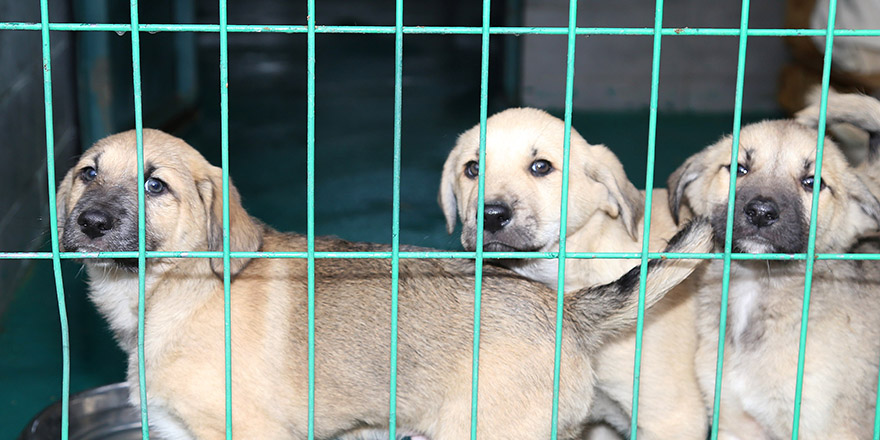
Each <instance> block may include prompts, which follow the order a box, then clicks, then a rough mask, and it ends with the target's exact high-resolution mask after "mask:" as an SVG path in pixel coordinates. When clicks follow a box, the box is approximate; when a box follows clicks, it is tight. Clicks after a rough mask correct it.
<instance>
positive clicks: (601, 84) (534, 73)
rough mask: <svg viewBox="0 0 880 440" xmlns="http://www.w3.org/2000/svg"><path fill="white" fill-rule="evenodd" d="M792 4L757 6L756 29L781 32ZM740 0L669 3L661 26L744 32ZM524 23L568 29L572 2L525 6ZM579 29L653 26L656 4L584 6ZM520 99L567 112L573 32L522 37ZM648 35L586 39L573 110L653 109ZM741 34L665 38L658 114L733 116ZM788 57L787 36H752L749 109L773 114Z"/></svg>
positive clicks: (531, 1) (532, 1) (534, 0)
mask: <svg viewBox="0 0 880 440" xmlns="http://www.w3.org/2000/svg"><path fill="white" fill-rule="evenodd" d="M784 7H785V2H758V1H753V2H751V7H750V17H749V20H750V22H749V26H750V27H752V28H781V27H783V26H782V24H783V13H784ZM740 8H741V2H740V1H739V0H736V1H733V0H717V1H712V2H706V1H702V0H676V1H672V2H666V3H665V7H664V17H663V26H664V27H692V28H694V27H711V28H722V27H723V28H739V22H740V14H741V12H740ZM524 25H526V26H568V1H567V0H526V1H525V13H524ZM577 25H578V26H580V27H593V26H595V27H612V26H613V27H640V28H653V26H654V2H652V1H644V0H615V1H612V2H608V1H598V0H581V1H579V2H578V23H577ZM523 40H524V41H523V52H522V55H523V56H522V70H521V75H522V82H521V96H522V98H523V103H524V104H525V105H530V106H536V107H545V108H562V107H563V105H564V96H565V95H564V92H565V55H566V50H567V36H543V35H528V36H524V37H523ZM652 44H653V41H652V37H651V36H583V37H579V38H578V39H577V43H576V53H575V72H576V74H575V92H574V106H575V108H576V109H579V110H598V111H609V110H611V111H616V110H633V109H642V108H646V107H648V105H649V102H650V91H651V63H652ZM738 45H739V41H738V37H697V36H669V37H663V39H662V57H661V64H660V66H661V67H660V95H659V99H660V101H659V103H660V108H661V109H664V110H671V111H710V112H712V111H730V110H732V109H733V105H734V92H735V85H736V66H737V52H738ZM787 57H788V55H787V53H786V51H785V47H784V44H783V41H782V39H781V38H780V37H754V38H749V43H748V48H747V58H746V76H745V87H744V95H743V97H744V98H743V105H744V108H745V109H746V110H747V111H748V110H754V111H773V110H775V109H776V101H775V93H776V85H777V77H778V75H779V70H780V68H781V66H782V64H783V63H784V62H785V60H786V59H787Z"/></svg>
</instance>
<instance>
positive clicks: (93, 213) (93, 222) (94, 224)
mask: <svg viewBox="0 0 880 440" xmlns="http://www.w3.org/2000/svg"><path fill="white" fill-rule="evenodd" d="M76 223H77V224H78V225H79V227H80V230H81V231H82V232H83V234H86V236H88V237H89V238H91V239H92V240H94V239H96V238H99V237H103V236H104V234H106V233H107V232H108V231H110V230H111V229H113V225H114V223H115V221H114V219H113V217H111V216H110V214H108V213H107V212H106V211H104V210H100V209H89V210H86V211H83V213H82V214H80V215H79V217H77V219H76Z"/></svg>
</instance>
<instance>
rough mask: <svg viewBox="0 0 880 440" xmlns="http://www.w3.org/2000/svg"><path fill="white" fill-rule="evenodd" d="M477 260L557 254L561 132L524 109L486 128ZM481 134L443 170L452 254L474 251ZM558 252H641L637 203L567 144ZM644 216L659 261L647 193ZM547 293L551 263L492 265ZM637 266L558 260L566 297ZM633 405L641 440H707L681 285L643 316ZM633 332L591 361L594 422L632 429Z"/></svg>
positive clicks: (664, 231) (667, 228)
mask: <svg viewBox="0 0 880 440" xmlns="http://www.w3.org/2000/svg"><path fill="white" fill-rule="evenodd" d="M486 126H487V130H488V131H487V137H486V168H487V171H486V177H485V184H486V187H485V212H484V219H485V222H484V225H485V226H484V236H483V237H484V238H483V243H484V249H485V250H489V251H544V252H547V251H551V252H552V251H557V250H558V249H559V225H560V216H559V215H560V205H561V188H562V171H561V168H562V158H563V135H564V124H563V121H562V120H560V119H558V118H556V117H554V116H551V115H550V114H548V113H546V112H544V111H541V110H537V109H531V108H515V109H509V110H506V111H503V112H501V113H498V114H496V115H494V116H492V117H490V118H489V119H488V120H487V121H486ZM479 130H480V128H479V125H477V126H475V127H473V128H471V129H470V130H468V131H466V132H465V133H463V134H462V135H461V136H460V137H459V139H458V143H457V144H456V146H455V148H454V149H453V150H452V152H451V153H450V154H449V157H448V159H447V160H446V164H445V165H444V167H443V177H442V182H441V184H440V197H439V199H440V205H441V207H442V208H443V212H444V213H445V215H446V225H447V229H448V231H449V232H450V233H452V231H453V229H454V227H455V220H456V214H459V215H460V217H461V221H462V223H463V229H462V234H461V242H462V245H463V246H464V247H465V249H467V250H473V249H474V248H475V241H476V232H477V229H476V225H477V221H476V218H477V210H478V209H481V208H480V207H479V206H477V175H478V173H479V170H478V169H477V167H478V165H477V160H478V155H479ZM569 169H570V173H569V176H570V177H569V197H568V200H569V202H568V228H567V238H566V249H567V250H568V251H573V252H640V251H641V250H642V245H641V239H642V227H643V223H642V212H643V211H644V203H645V202H644V195H643V193H641V192H639V191H638V190H637V189H636V188H635V186H634V185H633V184H632V183H631V182H630V181H629V180H628V179H627V177H626V174H625V173H624V171H623V166H622V165H621V163H620V161H618V159H617V157H615V156H614V154H613V153H612V152H611V151H610V150H608V149H607V148H606V147H605V146H603V145H590V144H588V143H587V142H586V141H585V140H584V138H582V137H581V136H580V135H579V134H578V133H577V131H575V130H574V129H572V132H571V149H570V168H569ZM654 194H655V196H654V200H656V201H657V202H655V203H654V205H653V206H654V209H653V213H652V216H651V235H650V238H651V244H650V249H651V250H652V251H659V250H661V249H662V248H663V246H664V245H665V243H666V241H667V240H668V239H669V238H670V237H672V235H673V234H675V232H676V230H677V227H676V226H675V223H674V222H673V221H672V218H671V216H670V215H669V212H668V209H667V207H666V206H665V204H664V202H663V201H664V200H665V199H666V192H665V190H656V191H655V193H654ZM498 263H499V264H503V265H506V266H508V267H510V268H512V269H513V270H514V271H516V272H517V273H519V274H521V275H523V276H525V277H527V278H531V279H534V280H538V281H541V282H543V283H545V284H547V285H549V286H551V287H552V288H553V289H554V290H555V289H556V286H557V274H558V272H557V262H556V260H549V259H523V260H498ZM637 265H638V260H632V259H630V260H623V259H620V260H612V259H568V260H566V268H565V287H566V291H567V292H572V291H575V290H577V289H582V288H584V287H587V286H595V285H600V284H604V283H607V282H609V281H611V280H614V279H616V278H617V277H619V276H621V275H623V274H624V273H626V272H627V271H629V270H630V269H632V268H633V267H635V266H637ZM646 318H647V319H646V321H645V332H644V338H645V339H644V345H643V351H642V367H641V386H640V394H639V396H640V399H639V433H638V434H639V438H648V439H673V438H674V439H699V440H702V439H704V438H705V437H706V428H707V422H706V420H707V419H706V412H705V404H704V403H703V400H702V397H701V394H700V390H699V386H698V384H697V379H696V375H695V373H694V369H693V363H692V362H691V359H693V356H694V352H695V350H696V335H695V333H694V330H693V328H694V319H695V318H694V303H693V299H692V295H690V288H688V287H687V286H686V285H682V286H679V287H678V288H676V289H674V290H673V291H672V292H671V293H670V294H669V295H667V296H666V298H664V299H663V301H661V302H660V303H659V304H658V305H657V306H655V307H654V308H653V309H651V312H650V313H649V314H647V315H646ZM635 336H636V335H635V330H634V329H631V330H630V331H628V332H624V333H622V334H620V335H618V336H617V337H615V338H613V339H611V340H610V341H608V342H607V343H606V344H605V345H604V346H603V347H602V348H601V349H600V351H599V354H598V358H597V359H598V362H597V370H596V372H597V378H598V382H597V390H598V391H599V393H598V395H599V396H600V397H601V398H602V399H601V400H600V401H597V405H595V406H594V407H593V413H592V418H593V419H594V420H604V421H606V422H609V423H610V424H612V425H613V426H614V427H615V428H616V429H617V430H619V431H620V432H622V433H627V432H628V431H629V429H630V419H631V408H632V380H633V360H634V359H633V358H634V352H635Z"/></svg>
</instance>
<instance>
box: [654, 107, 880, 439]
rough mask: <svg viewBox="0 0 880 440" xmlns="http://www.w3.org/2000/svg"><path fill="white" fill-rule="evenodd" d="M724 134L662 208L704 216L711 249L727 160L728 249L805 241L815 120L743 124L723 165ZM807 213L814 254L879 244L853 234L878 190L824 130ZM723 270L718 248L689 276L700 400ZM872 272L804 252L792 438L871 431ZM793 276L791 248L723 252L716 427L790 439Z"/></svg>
mask: <svg viewBox="0 0 880 440" xmlns="http://www.w3.org/2000/svg"><path fill="white" fill-rule="evenodd" d="M731 145H732V141H731V136H725V137H724V138H722V139H721V140H719V141H718V142H717V143H715V144H714V145H711V146H709V147H707V148H706V149H705V150H703V151H702V152H700V153H697V154H696V155H694V156H692V157H691V158H690V159H688V160H687V161H686V162H685V163H684V164H683V165H682V166H681V167H680V168H679V169H678V170H677V171H676V172H675V173H674V174H673V175H672V176H671V177H670V179H669V189H670V207H671V209H672V211H673V212H677V210H678V209H679V207H681V206H687V207H689V208H690V209H691V211H693V212H694V213H695V214H698V215H705V216H710V217H711V219H712V225H713V227H714V229H715V231H716V240H717V241H716V243H717V245H716V250H720V249H722V248H723V246H724V244H723V242H724V236H725V231H726V225H727V205H728V188H729V179H730V172H737V173H738V177H737V182H736V198H735V205H734V216H733V225H732V226H733V238H732V244H733V249H734V252H748V253H764V252H769V253H801V252H806V250H807V241H808V233H809V221H810V212H811V210H812V208H811V206H812V193H813V186H814V185H815V178H814V175H813V174H814V170H815V160H816V145H817V137H816V130H815V129H813V128H808V127H806V126H804V125H801V124H799V123H797V122H795V121H791V120H782V121H765V122H760V123H756V124H751V125H747V126H745V127H743V128H742V131H741V134H740V147H739V158H738V163H731V160H730V159H731ZM817 214H818V217H817V224H816V252H817V253H843V252H848V251H854V252H866V251H871V252H877V250H876V249H877V245H876V242H873V240H867V241H866V240H863V239H862V238H861V237H863V236H864V235H865V234H869V233H873V232H874V231H876V230H877V228H878V220H880V202H878V201H877V199H876V198H875V196H874V195H873V194H872V193H871V192H870V191H869V189H868V187H867V186H866V185H865V183H864V182H863V181H862V180H861V179H860V178H859V176H858V173H857V172H856V170H854V169H853V168H851V166H850V165H849V164H848V162H847V160H846V159H845V158H844V156H843V154H842V153H841V152H840V151H839V150H838V148H837V147H836V145H835V144H834V143H833V142H831V141H830V140H826V141H825V147H824V157H823V161H822V180H821V190H820V193H819V207H818V213H817ZM872 249H873V250H872ZM722 273H723V266H722V263H721V262H720V261H718V260H716V261H713V262H711V263H710V264H709V265H706V266H704V267H703V268H701V269H700V270H698V271H697V273H695V274H694V276H693V277H692V279H694V280H696V281H697V282H698V283H699V285H700V289H699V291H698V296H697V298H698V305H699V313H698V315H697V316H698V317H699V318H698V327H697V328H698V331H699V334H700V346H699V349H698V351H697V357H696V364H697V371H698V374H699V378H700V384H701V386H702V389H703V392H704V393H705V395H706V400H707V402H709V403H710V404H711V403H712V402H713V398H714V397H715V396H714V392H715V376H716V358H717V348H718V334H719V326H720V324H719V309H720V307H721V286H722ZM878 273H880V263H877V262H869V261H863V262H857V261H829V260H818V261H816V262H815V266H814V271H813V275H812V293H811V299H810V311H809V324H808V334H807V344H806V356H805V365H804V378H803V397H802V401H801V404H802V406H801V413H800V428H799V438H802V439H863V438H870V436H871V433H872V431H873V426H874V424H873V421H874V404H875V399H876V394H875V393H876V390H877V374H878V371H877V368H878V358H880V284H878V275H877V274H878ZM804 275H805V263H804V262H803V261H802V260H800V261H786V260H781V261H748V260H734V261H732V262H731V266H730V290H729V298H728V309H727V310H728V314H727V325H726V332H725V336H724V338H725V339H724V340H725V350H724V359H723V371H722V373H723V375H722V384H721V396H720V399H721V405H720V408H719V411H720V421H719V432H720V438H724V439H741V440H746V439H749V440H751V439H787V438H791V435H792V424H793V414H794V397H795V384H796V372H797V359H798V347H799V341H800V323H801V310H802V305H803V295H804Z"/></svg>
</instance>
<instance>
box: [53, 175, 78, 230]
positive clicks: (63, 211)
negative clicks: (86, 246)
mask: <svg viewBox="0 0 880 440" xmlns="http://www.w3.org/2000/svg"><path fill="white" fill-rule="evenodd" d="M75 168H76V167H73V168H71V169H70V171H68V172H67V174H66V175H65V176H64V179H62V180H61V183H60V184H59V185H58V189H57V190H56V191H55V218H56V219H57V221H58V237H59V238H60V237H61V236H62V235H64V223H65V221H66V220H67V209H68V205H69V204H70V188H71V187H72V186H73V179H75V178H76V176H74V169H75Z"/></svg>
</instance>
